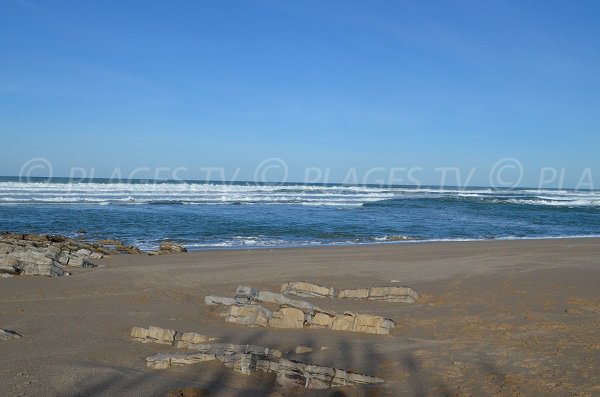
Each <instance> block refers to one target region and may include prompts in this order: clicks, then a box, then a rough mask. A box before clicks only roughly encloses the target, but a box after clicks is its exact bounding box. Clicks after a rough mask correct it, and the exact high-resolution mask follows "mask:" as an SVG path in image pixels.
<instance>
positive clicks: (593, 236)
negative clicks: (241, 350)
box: [142, 234, 600, 253]
mask: <svg viewBox="0 0 600 397" xmlns="http://www.w3.org/2000/svg"><path fill="white" fill-rule="evenodd" d="M576 239H600V234H591V235H584V236H556V237H554V236H543V237H498V238H481V239H431V240H425V239H423V240H421V239H408V240H402V241H379V242H368V243H367V242H365V243H330V244H314V245H308V244H304V245H302V244H298V245H293V244H292V245H266V246H252V245H249V246H239V247H238V246H235V247H194V246H193V245H192V246H189V245H186V248H187V249H188V252H190V253H192V252H203V251H232V250H233V251H238V250H242V251H243V250H279V249H302V248H307V249H310V248H335V247H371V246H380V245H382V246H387V245H402V244H432V243H477V242H491V241H530V240H531V241H538V240H576ZM142 251H143V252H148V251H151V250H145V249H143V250H142Z"/></svg>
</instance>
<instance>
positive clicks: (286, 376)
mask: <svg viewBox="0 0 600 397" xmlns="http://www.w3.org/2000/svg"><path fill="white" fill-rule="evenodd" d="M304 368H305V365H304V364H302V363H297V362H294V361H291V360H286V359H284V358H282V359H281V360H279V365H278V370H277V378H276V382H277V384H278V385H279V386H283V387H296V386H300V387H306V385H307V384H308V380H307V379H306V375H305V373H304Z"/></svg>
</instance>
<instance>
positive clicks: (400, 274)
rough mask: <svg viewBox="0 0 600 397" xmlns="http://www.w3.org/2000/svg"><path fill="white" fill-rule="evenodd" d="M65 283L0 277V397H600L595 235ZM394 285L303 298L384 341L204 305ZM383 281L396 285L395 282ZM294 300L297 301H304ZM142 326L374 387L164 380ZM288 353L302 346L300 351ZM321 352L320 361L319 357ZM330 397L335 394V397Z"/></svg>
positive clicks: (322, 252) (191, 259) (360, 251)
mask: <svg viewBox="0 0 600 397" xmlns="http://www.w3.org/2000/svg"><path fill="white" fill-rule="evenodd" d="M97 262H98V263H99V264H101V265H103V267H99V268H95V269H90V270H83V269H81V270H77V271H75V272H74V274H73V275H72V276H70V277H64V278H44V277H41V278H40V277H14V278H6V279H4V278H2V279H0V328H6V329H11V330H14V331H17V332H18V333H20V334H22V335H23V338H21V339H16V340H11V341H0V395H1V396H166V395H167V393H168V391H169V390H172V389H175V388H179V387H198V388H200V389H202V390H204V391H206V393H207V394H206V395H218V396H261V395H264V396H287V395H290V396H299V395H314V396H334V395H335V396H362V395H365V396H367V395H368V396H379V395H381V396H398V395H406V396H455V395H456V396H471V395H472V396H532V395H544V396H595V395H600V287H599V286H600V239H591V238H590V239H556V240H527V241H482V242H447V243H445V242H444V243H442V242H440V243H416V244H415V243H408V244H397V245H378V246H359V247H357V246H354V247H326V248H301V249H276V250H266V249H265V250H235V251H234V250H230V251H204V252H196V253H189V254H180V255H169V256H157V257H149V256H146V255H143V256H126V255H123V256H117V257H113V258H110V259H103V260H100V261H97ZM290 280H304V281H309V282H314V283H317V284H322V285H327V286H334V287H342V288H343V287H348V288H351V287H368V286H372V285H407V286H410V287H413V288H415V289H416V290H417V291H419V292H420V294H421V299H420V300H419V301H418V302H417V303H416V304H398V303H383V302H368V301H367V302H363V301H353V300H336V299H318V298H306V300H309V301H311V302H313V303H315V304H317V305H319V306H321V307H323V308H324V309H332V310H335V311H339V312H342V311H344V310H351V311H355V312H364V313H373V314H379V315H383V316H386V317H389V318H392V319H394V320H395V321H396V324H397V327H396V328H394V329H393V330H392V331H391V334H390V335H363V334H356V333H347V332H341V331H331V330H308V329H305V330H284V329H269V328H266V329H265V328H248V327H244V326H239V325H234V324H227V323H225V322H224V321H223V319H222V318H221V317H218V316H216V315H215V313H214V310H213V309H211V308H210V307H208V306H205V305H204V296H205V295H209V294H215V295H222V296H233V294H234V291H235V288H236V286H237V285H240V284H241V285H249V286H253V287H257V288H260V289H262V290H271V291H276V292H278V291H279V288H280V286H281V283H282V282H283V281H290ZM392 280H400V281H401V283H399V284H393V283H391V281H392ZM302 299H304V298H302ZM149 325H155V326H159V327H163V328H172V329H177V330H180V331H187V332H198V333H201V334H205V335H209V336H214V337H218V338H219V339H220V341H221V342H231V343H249V344H256V345H261V346H267V347H272V348H277V349H280V350H282V351H283V352H287V353H285V354H284V356H285V357H287V358H290V359H295V360H300V361H304V362H310V363H314V364H320V365H327V366H333V367H337V368H343V369H348V370H354V371H357V372H361V373H365V374H368V375H373V376H377V377H380V378H383V379H385V381H386V382H385V383H384V384H382V385H373V386H364V387H345V388H341V389H330V390H323V391H307V390H305V389H281V388H279V387H276V385H275V382H274V377H273V376H271V375H264V374H263V375H257V376H245V375H241V374H237V373H234V372H233V371H231V370H229V369H227V368H225V367H224V366H223V365H222V364H220V363H218V362H207V363H202V364H196V365H192V366H186V367H178V368H171V369H166V370H154V369H148V368H146V365H145V358H146V357H147V356H150V355H152V354H156V353H158V352H169V351H175V349H174V348H173V347H170V346H163V345H156V344H142V343H137V342H133V341H131V340H130V338H129V332H130V330H131V328H132V327H134V326H142V327H147V326H149ZM296 345H307V346H311V347H313V348H315V350H314V352H312V353H308V354H302V355H296V354H294V353H293V349H294V347H295V346H296ZM322 347H325V348H326V349H325V350H321V348H322ZM336 393H337V394H336Z"/></svg>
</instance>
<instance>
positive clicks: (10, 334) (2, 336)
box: [0, 328, 23, 340]
mask: <svg viewBox="0 0 600 397" xmlns="http://www.w3.org/2000/svg"><path fill="white" fill-rule="evenodd" d="M22 337H23V336H22V335H19V334H18V333H16V332H15V331H11V330H8V329H3V328H0V340H11V339H19V338H22Z"/></svg>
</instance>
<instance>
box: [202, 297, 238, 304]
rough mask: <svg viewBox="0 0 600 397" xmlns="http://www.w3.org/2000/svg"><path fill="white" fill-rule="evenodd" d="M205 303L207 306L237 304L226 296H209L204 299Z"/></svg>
mask: <svg viewBox="0 0 600 397" xmlns="http://www.w3.org/2000/svg"><path fill="white" fill-rule="evenodd" d="M204 303H205V304H207V305H226V306H231V305H235V304H236V300H235V299H233V298H226V297H224V296H215V295H208V296H205V297H204Z"/></svg>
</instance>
